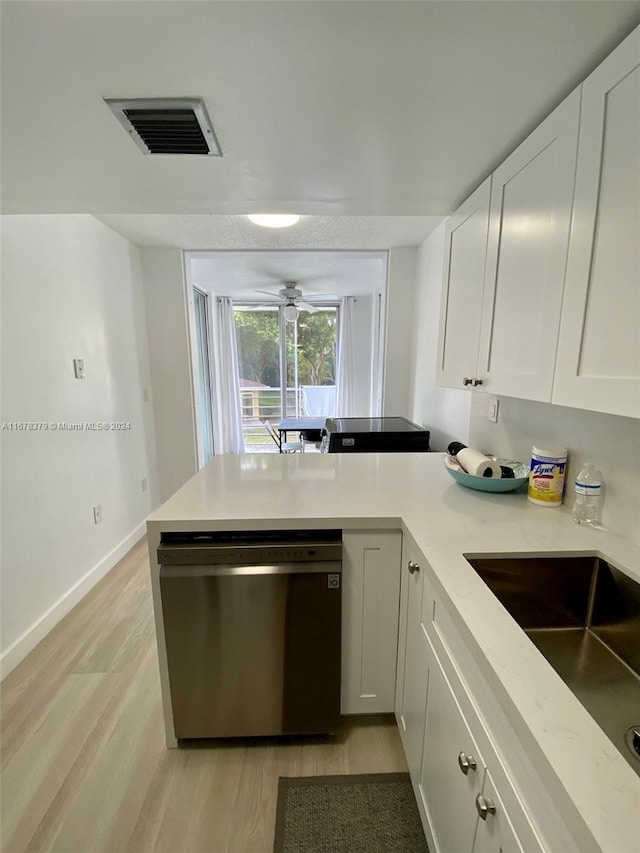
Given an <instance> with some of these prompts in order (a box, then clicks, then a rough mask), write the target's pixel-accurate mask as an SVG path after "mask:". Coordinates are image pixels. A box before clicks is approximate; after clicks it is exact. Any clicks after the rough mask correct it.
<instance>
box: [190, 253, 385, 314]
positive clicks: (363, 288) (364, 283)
mask: <svg viewBox="0 0 640 853" xmlns="http://www.w3.org/2000/svg"><path fill="white" fill-rule="evenodd" d="M188 263H189V269H190V272H191V281H192V282H193V283H194V284H197V285H199V286H200V287H201V288H203V289H204V290H207V291H208V292H210V293H215V294H216V295H217V296H232V297H233V298H234V299H235V300H246V301H249V302H256V301H258V302H262V301H265V302H268V301H269V297H268V296H265V295H264V294H261V293H258V292H257V291H259V290H266V291H267V292H271V293H273V294H277V292H278V290H279V289H280V288H282V287H283V286H284V283H285V282H286V281H295V282H296V284H297V286H298V288H299V289H300V290H302V292H303V294H304V296H305V297H309V298H311V297H312V296H313V294H327V293H333V294H336V296H339V297H340V296H358V295H361V294H365V293H382V292H384V289H385V285H386V269H387V258H386V253H384V252H218V253H202V254H198V255H196V256H192V257H190V258H189V259H188Z"/></svg>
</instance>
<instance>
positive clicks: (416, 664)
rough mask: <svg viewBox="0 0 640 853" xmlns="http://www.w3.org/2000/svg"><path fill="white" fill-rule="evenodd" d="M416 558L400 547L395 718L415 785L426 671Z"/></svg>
mask: <svg viewBox="0 0 640 853" xmlns="http://www.w3.org/2000/svg"><path fill="white" fill-rule="evenodd" d="M419 559H421V557H420V555H419V553H418V552H417V550H415V549H413V548H412V547H407V548H404V549H403V554H402V587H403V589H402V604H403V607H404V611H405V612H404V615H403V617H402V625H403V626H404V627H405V630H404V643H402V642H401V655H399V656H398V689H397V698H396V719H397V721H398V727H399V729H400V736H401V738H402V742H403V745H404V753H405V757H406V759H407V764H408V765H409V773H410V774H411V779H412V781H413V783H414V785H417V783H418V778H419V774H420V762H421V760H422V739H423V737H424V716H425V706H426V700H427V675H428V665H427V661H426V660H425V633H424V630H423V628H422V620H421V615H422V578H423V574H424V571H423V568H422V567H420V565H419ZM410 564H411V568H412V571H411V572H410V571H409V565H410ZM416 566H417V567H418V568H416Z"/></svg>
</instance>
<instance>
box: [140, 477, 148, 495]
mask: <svg viewBox="0 0 640 853" xmlns="http://www.w3.org/2000/svg"><path fill="white" fill-rule="evenodd" d="M148 488H149V481H148V480H147V478H146V477H143V478H142V491H143V492H146V491H147V489H148Z"/></svg>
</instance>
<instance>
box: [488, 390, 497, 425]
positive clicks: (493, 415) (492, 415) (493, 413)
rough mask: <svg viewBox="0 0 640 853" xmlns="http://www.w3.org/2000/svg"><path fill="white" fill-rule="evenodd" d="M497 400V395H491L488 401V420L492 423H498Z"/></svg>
mask: <svg viewBox="0 0 640 853" xmlns="http://www.w3.org/2000/svg"><path fill="white" fill-rule="evenodd" d="M499 402H500V401H499V400H498V398H497V397H492V398H491V400H490V401H489V420H490V421H491V423H492V424H497V423H498V405H499Z"/></svg>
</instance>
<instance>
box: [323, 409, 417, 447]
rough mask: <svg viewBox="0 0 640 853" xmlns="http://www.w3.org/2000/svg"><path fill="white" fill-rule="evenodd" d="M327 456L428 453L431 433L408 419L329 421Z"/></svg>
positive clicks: (341, 419)
mask: <svg viewBox="0 0 640 853" xmlns="http://www.w3.org/2000/svg"><path fill="white" fill-rule="evenodd" d="M322 449H323V450H324V451H325V452H326V453H426V452H428V450H429V430H428V429H423V428H422V427H420V426H418V424H414V423H412V422H411V421H409V420H407V419H406V418H399V417H394V418H327V424H326V436H325V438H324V441H323V448H322Z"/></svg>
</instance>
